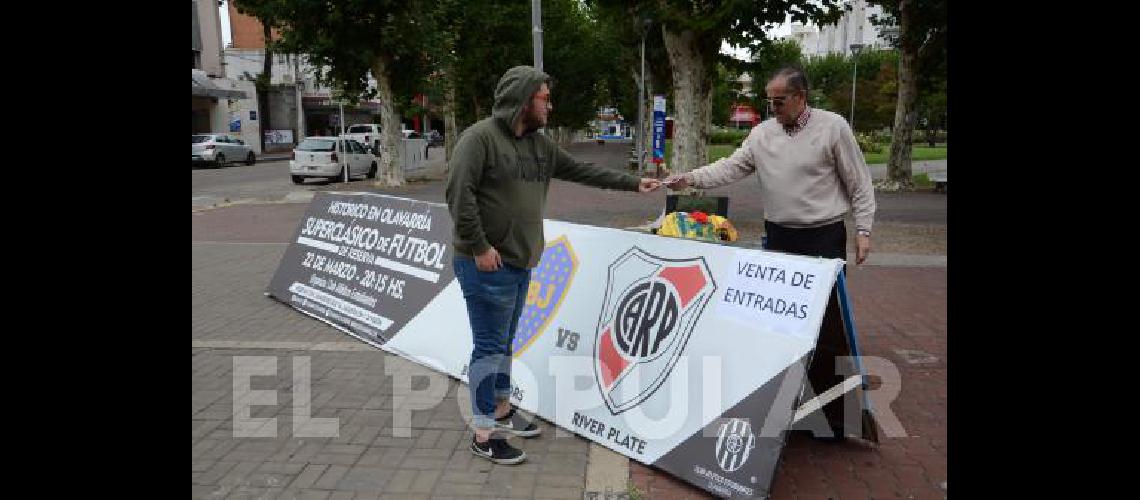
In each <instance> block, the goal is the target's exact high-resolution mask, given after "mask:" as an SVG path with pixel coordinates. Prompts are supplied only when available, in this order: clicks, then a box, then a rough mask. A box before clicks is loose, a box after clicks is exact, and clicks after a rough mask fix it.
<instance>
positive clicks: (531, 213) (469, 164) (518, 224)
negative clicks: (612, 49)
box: [447, 66, 640, 269]
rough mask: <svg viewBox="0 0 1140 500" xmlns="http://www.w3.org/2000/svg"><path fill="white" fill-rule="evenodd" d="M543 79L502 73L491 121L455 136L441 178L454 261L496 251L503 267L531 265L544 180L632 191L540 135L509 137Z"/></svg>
mask: <svg viewBox="0 0 1140 500" xmlns="http://www.w3.org/2000/svg"><path fill="white" fill-rule="evenodd" d="M548 80H549V77H548V76H547V75H546V73H543V72H541V71H539V70H537V69H535V68H533V67H531V66H515V67H514V68H511V69H509V70H507V72H506V73H505V74H504V75H503V77H502V78H501V79H499V84H498V86H497V87H496V88H495V106H494V108H493V110H492V116H491V117H489V118H484V119H483V120H480V121H479V122H477V123H475V124H474V125H472V126H470V127H468V128H467V130H464V131H463V133H462V134H460V135H459V141H458V142H457V143H456V145H455V149H454V153H453V155H452V158H451V160H450V165H449V168H450V174H449V176H448V179H447V206H448V207H449V208H450V210H451V218H452V221H454V223H455V234H454V240H453V241H452V245H453V246H454V248H455V253H456V255H468V256H475V255H479V254H482V253H483V252H485V251H487V249H488V248H490V247H495V249H496V250H498V252H499V255H500V256H501V257H502V259H503V262H505V263H507V264H510V265H512V266H515V267H519V268H524V269H530V268H533V267H535V266H537V265H538V259H539V258H540V257H542V251H543V248H544V247H545V246H546V239H545V237H544V235H543V232H542V219H543V214H544V213H545V211H546V194H547V192H548V191H549V188H550V178H551V177H555V178H558V179H562V180H567V181H573V182H578V183H582V184H587V185H591V186H597V187H602V188H613V189H623V190H627V191H637V188H638V182H639V181H640V178H638V177H636V176H633V175H630V174H627V173H624V172H620V171H617V170H612V169H606V168H600V167H594V166H591V165H588V164H585V163H581V162H578V161H576V160H574V159H573V158H571V157H570V155H569V154H567V153H566V151H564V150H563V149H562V148H560V147H558V145H557V144H555V143H554V142H553V141H551V140H550V139H548V138H547V137H546V136H544V135H542V134H538V133H535V132H529V133H527V134H525V135H523V136H522V137H515V134H514V132H513V131H512V129H513V127H512V124H514V123H515V121H516V120H518V119H519V116H520V114H521V113H522V108H523V105H524V104H525V103H527V102H528V101H529V100H530V99H531V98H532V97H533V96H534V94H535V92H538V89H539V87H541V86H542V84H543V83H546V82H547V81H548Z"/></svg>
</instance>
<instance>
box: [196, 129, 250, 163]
mask: <svg viewBox="0 0 1140 500" xmlns="http://www.w3.org/2000/svg"><path fill="white" fill-rule="evenodd" d="M190 152H191V155H190V159H191V163H192V164H193V165H200V164H209V165H213V166H214V167H221V166H222V165H224V164H226V162H235V161H244V162H245V164H246V165H253V164H254V163H255V162H256V161H257V156H256V155H254V154H253V150H252V149H250V148H249V146H246V145H245V141H242V140H241V139H237V138H234V137H230V136H229V135H227V134H194V135H193V137H192V138H191V151H190Z"/></svg>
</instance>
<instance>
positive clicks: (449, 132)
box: [443, 72, 459, 172]
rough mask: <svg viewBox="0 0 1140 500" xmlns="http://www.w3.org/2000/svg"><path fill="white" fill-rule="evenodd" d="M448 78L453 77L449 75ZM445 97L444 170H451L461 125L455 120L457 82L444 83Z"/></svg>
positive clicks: (451, 73) (452, 73) (450, 73)
mask: <svg viewBox="0 0 1140 500" xmlns="http://www.w3.org/2000/svg"><path fill="white" fill-rule="evenodd" d="M454 74H455V73H454V72H449V73H448V75H454ZM447 78H452V77H451V76H448V77H447ZM444 85H445V87H444V90H443V99H444V111H443V150H444V162H445V163H444V171H445V172H446V171H449V170H450V168H449V167H450V163H447V162H450V161H451V152H452V151H454V150H455V143H456V141H457V140H458V139H459V126H458V124H457V123H456V122H455V107H456V104H457V103H456V102H455V83H454V82H450V81H449V83H445V84H444Z"/></svg>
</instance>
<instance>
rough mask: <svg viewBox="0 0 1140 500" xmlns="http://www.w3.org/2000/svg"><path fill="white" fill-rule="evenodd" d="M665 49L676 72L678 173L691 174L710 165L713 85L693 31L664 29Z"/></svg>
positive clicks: (675, 155)
mask: <svg viewBox="0 0 1140 500" xmlns="http://www.w3.org/2000/svg"><path fill="white" fill-rule="evenodd" d="M662 33H663V35H664V38H665V50H666V51H667V52H668V53H669V65H670V66H671V67H672V70H673V98H674V99H675V102H674V104H673V111H674V113H676V121H675V122H674V126H673V158H672V160H673V164H672V165H668V168H669V169H670V170H671V171H672V172H674V173H677V172H687V171H689V170H692V169H695V168H697V167H700V166H703V165H704V164H706V163H708V158H709V153H708V129H709V117H710V114H711V111H712V86H711V85H709V82H708V81H707V80H706V78H705V73H706V71H705V60H704V58H703V57H702V55H701V52H700V50H699V47H698V41H697V40H696V37H695V35H694V34H693V32H692V31H682V32H681V33H679V34H678V33H673V32H671V31H669V30H668V28H667V27H662Z"/></svg>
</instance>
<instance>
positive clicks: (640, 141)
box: [636, 30, 648, 172]
mask: <svg viewBox="0 0 1140 500" xmlns="http://www.w3.org/2000/svg"><path fill="white" fill-rule="evenodd" d="M646 33H648V30H642V33H641V78H640V79H639V80H638V81H637V136H636V138H637V171H638V172H644V171H645V155H644V152H645V138H644V137H642V136H641V135H642V131H643V130H645V128H644V125H645V122H644V120H645V34H646Z"/></svg>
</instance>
